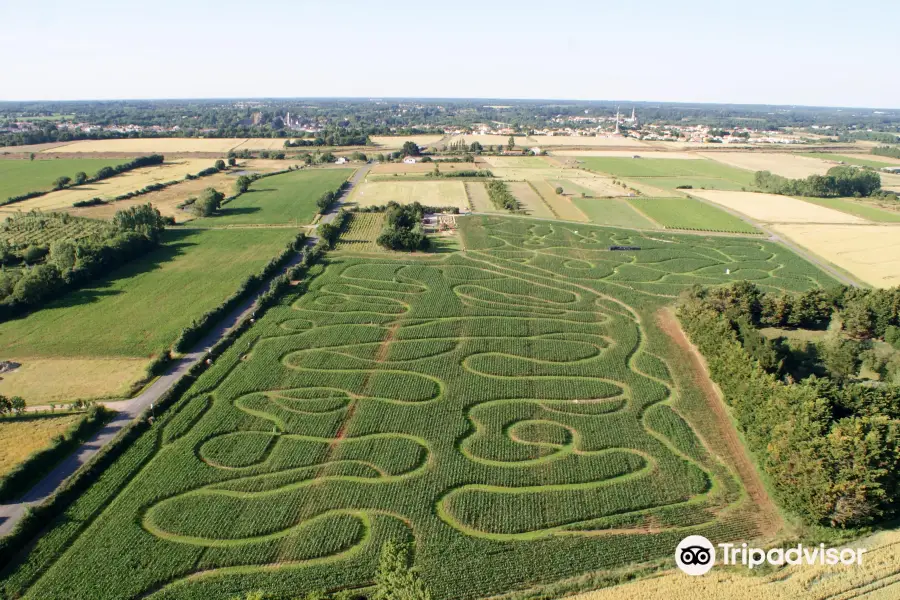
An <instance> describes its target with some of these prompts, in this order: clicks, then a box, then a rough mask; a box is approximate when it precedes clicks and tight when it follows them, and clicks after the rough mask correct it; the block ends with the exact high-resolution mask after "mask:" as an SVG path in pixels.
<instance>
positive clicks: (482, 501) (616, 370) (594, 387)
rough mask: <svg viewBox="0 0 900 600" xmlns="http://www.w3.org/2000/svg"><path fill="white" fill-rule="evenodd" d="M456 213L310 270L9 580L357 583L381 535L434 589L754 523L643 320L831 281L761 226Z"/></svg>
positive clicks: (758, 512) (162, 588)
mask: <svg viewBox="0 0 900 600" xmlns="http://www.w3.org/2000/svg"><path fill="white" fill-rule="evenodd" d="M459 224H460V231H461V233H462V235H463V237H464V239H465V247H466V249H467V250H466V251H465V252H456V253H452V254H448V255H446V257H444V258H443V259H438V260H435V259H434V258H433V257H423V258H419V257H414V256H403V257H402V258H400V257H397V256H395V255H392V256H379V257H370V258H364V257H355V256H349V255H347V254H343V255H341V254H340V253H338V256H329V258H328V260H327V261H326V262H325V264H322V265H319V266H317V267H315V268H314V269H313V270H312V271H311V273H310V275H309V277H308V278H306V282H305V285H304V286H302V287H301V288H299V289H298V288H291V289H290V290H288V291H287V292H286V293H285V294H284V295H283V297H282V298H281V299H280V302H278V303H276V304H275V305H274V306H273V307H272V308H270V309H269V310H268V311H266V312H265V314H264V315H262V316H261V318H260V319H258V321H257V322H256V323H255V324H254V325H253V326H252V327H250V328H249V329H248V330H247V331H245V332H244V333H243V334H242V335H241V336H240V338H239V339H238V340H237V341H236V343H235V344H234V345H233V346H231V348H230V349H229V350H227V351H226V352H225V353H224V354H222V355H221V356H219V357H218V358H217V359H216V361H215V363H214V365H213V366H212V368H211V369H209V370H207V371H206V372H205V373H204V374H203V375H202V376H201V377H200V378H199V379H198V380H197V381H196V382H194V383H193V385H192V387H191V388H190V389H189V390H187V391H186V393H185V395H184V396H183V397H182V398H181V399H179V400H178V401H177V403H176V404H175V405H174V406H173V407H172V408H171V409H169V410H167V411H166V412H165V413H163V414H161V415H159V416H158V418H157V421H156V423H155V424H154V426H153V428H152V429H149V430H147V431H145V432H144V433H142V434H141V435H140V437H139V438H138V439H137V440H135V442H134V444H133V445H132V446H131V447H130V448H129V449H128V451H127V452H126V453H125V454H123V455H122V456H121V457H120V458H118V459H117V460H116V461H115V462H114V463H113V464H112V465H111V466H110V467H109V468H108V470H107V471H105V472H104V476H103V477H102V478H101V479H99V480H97V481H96V482H94V483H92V485H91V487H90V488H89V489H88V490H87V492H86V493H84V494H82V495H80V496H79V497H78V498H76V499H75V500H74V501H73V503H72V504H71V506H69V507H67V509H66V512H65V514H64V515H62V517H61V518H60V519H58V520H56V521H54V522H53V524H51V525H50V527H51V529H50V531H49V533H48V534H47V535H45V536H44V537H43V538H42V540H41V545H40V546H39V547H38V548H37V549H36V550H35V551H31V552H29V553H28V554H27V555H26V556H24V557H23V558H22V560H21V562H20V563H18V564H17V565H16V567H15V568H13V569H10V571H9V572H8V573H5V580H4V586H5V589H4V591H5V592H6V593H7V595H9V596H12V597H26V598H35V599H37V598H40V599H41V600H124V599H130V598H148V597H151V596H155V597H156V598H160V599H162V598H184V599H187V598H195V599H201V598H203V599H205V598H216V599H218V598H232V597H245V596H246V595H247V593H248V592H249V591H252V590H256V589H265V590H266V591H267V593H269V594H270V595H273V596H274V597H291V596H296V594H297V590H306V589H317V586H323V585H324V586H328V589H353V590H359V589H362V588H365V587H368V586H370V585H371V582H372V573H373V571H374V568H375V566H376V564H377V562H378V555H379V551H380V549H381V547H382V545H383V544H384V542H385V541H388V540H391V541H394V542H402V543H410V544H411V545H412V546H413V547H414V548H415V567H416V569H417V571H418V573H420V574H421V576H422V578H423V580H424V581H425V582H427V585H428V587H429V588H430V589H431V592H432V593H433V597H434V598H440V599H443V598H459V599H472V598H487V597H491V596H493V595H496V594H502V593H505V592H510V591H521V590H523V589H525V588H526V587H530V586H536V585H540V584H545V583H550V582H555V581H559V580H560V579H563V578H567V577H575V576H580V575H583V574H586V573H590V572H596V571H607V572H608V571H612V570H616V569H624V568H629V567H632V566H634V565H636V564H642V563H646V562H648V561H658V560H670V559H671V554H672V549H673V547H674V546H675V544H677V543H678V540H680V539H681V538H683V537H684V535H685V533H686V532H691V533H694V534H698V535H704V536H706V537H708V538H710V539H711V540H713V541H714V542H724V541H734V540H750V539H754V537H755V536H757V535H759V534H760V533H764V532H766V531H767V528H768V527H769V526H770V523H769V522H766V523H764V524H763V525H760V522H761V521H768V517H769V516H770V515H769V512H768V510H767V508H766V507H765V505H764V506H763V508H760V504H761V503H758V502H757V501H756V500H757V496H756V490H757V489H758V488H757V487H756V483H757V482H756V481H755V480H753V479H747V478H746V477H745V475H744V473H745V472H746V471H744V470H743V469H742V466H741V465H743V464H746V462H745V461H746V460H747V459H746V456H745V455H744V451H743V448H741V447H740V445H739V444H738V445H737V447H733V446H732V445H731V444H730V443H729V440H731V439H734V438H735V437H736V433H735V432H734V430H733V429H732V426H731V424H730V423H729V422H728V421H727V419H721V418H719V417H718V415H715V414H711V413H712V412H713V411H712V410H711V406H710V403H709V399H708V397H707V395H706V394H705V393H704V390H703V389H699V388H698V386H697V385H695V383H694V382H695V381H696V379H695V378H696V377H697V373H696V369H695V363H694V362H692V361H691V359H690V357H688V356H686V355H685V352H684V350H683V348H682V347H681V346H680V345H678V343H677V342H673V341H672V339H671V338H670V337H669V335H668V333H667V330H666V328H665V326H664V325H663V324H661V323H660V322H659V321H658V320H657V318H656V315H657V314H658V312H659V310H660V308H661V307H662V306H664V305H667V304H670V303H671V302H672V301H673V300H674V299H675V298H676V297H677V296H678V295H679V294H680V293H681V292H683V291H684V290H686V289H690V287H691V286H693V285H696V284H697V283H721V282H725V281H727V280H728V279H727V278H726V276H725V275H724V270H725V268H732V269H734V270H738V269H741V268H746V269H753V270H756V271H758V272H759V273H760V277H759V279H760V285H761V286H763V287H764V288H765V289H786V290H797V291H802V290H805V289H809V288H812V287H816V286H818V285H826V284H833V283H834V282H833V280H831V279H830V278H828V277H827V276H826V275H824V274H822V273H820V272H818V271H817V270H816V269H815V268H813V267H812V266H811V265H809V264H807V263H804V262H803V261H802V260H800V259H799V258H798V257H797V256H795V255H793V254H791V253H790V252H789V251H787V250H786V249H785V248H784V247H782V246H780V245H778V244H772V243H768V242H766V241H765V240H745V239H738V238H730V237H729V238H724V237H718V238H717V237H713V236H693V235H692V236H685V235H674V234H669V233H661V232H653V234H652V236H647V235H641V234H640V233H638V232H634V231H627V230H622V229H610V228H599V227H595V226H591V225H586V224H584V223H578V224H572V223H558V222H549V221H540V222H539V221H536V220H534V219H527V218H516V217H493V216H492V217H467V218H461V219H459ZM616 245H635V246H639V247H641V248H642V249H641V250H640V251H621V252H616V251H610V250H609V247H610V246H616ZM76 516H80V517H81V520H79V521H76V520H75V519H76ZM85 521H89V525H88V526H87V527H77V526H73V525H72V523H73V522H75V523H84V522H85ZM147 557H156V559H154V560H146V558H147ZM142 560H143V561H144V562H139V561H142ZM135 564H138V565H140V567H139V568H135V567H134V565H135ZM447 565H453V567H454V568H452V569H448V568H447ZM460 572H463V573H465V576H464V577H460V575H459V574H460ZM110 582H114V583H115V585H110V584H109V583H110ZM547 597H558V596H552V595H549V596H547Z"/></svg>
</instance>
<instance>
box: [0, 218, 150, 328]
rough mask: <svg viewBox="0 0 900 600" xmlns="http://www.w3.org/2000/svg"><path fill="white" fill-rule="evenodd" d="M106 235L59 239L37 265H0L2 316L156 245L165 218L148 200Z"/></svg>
mask: <svg viewBox="0 0 900 600" xmlns="http://www.w3.org/2000/svg"><path fill="white" fill-rule="evenodd" d="M113 226H114V227H113V229H112V230H111V231H110V232H109V234H108V235H105V236H91V237H87V238H82V239H78V240H69V239H59V240H56V241H54V242H53V243H51V244H50V246H49V248H47V249H42V250H41V252H42V253H43V254H44V257H45V260H44V262H43V263H41V264H36V265H34V264H33V263H34V262H36V260H29V258H31V259H34V258H35V257H26V262H29V264H32V265H33V266H30V267H26V268H23V269H14V270H3V271H0V321H4V320H6V319H8V318H10V317H12V316H15V315H17V314H20V313H22V312H24V311H27V310H32V309H34V308H36V307H38V306H40V305H41V304H43V303H45V302H47V301H48V300H51V299H53V298H56V297H58V296H59V295H60V294H62V293H64V292H65V290H67V289H72V288H75V287H78V286H79V285H82V284H83V283H85V282H87V281H89V280H92V279H96V278H98V277H102V276H104V275H106V274H108V273H109V272H111V271H112V270H113V269H115V268H116V267H118V266H120V265H122V264H124V263H126V262H128V261H130V260H132V259H134V258H136V257H138V256H141V255H143V254H145V253H146V252H148V251H150V250H151V249H152V248H154V247H155V246H156V245H157V244H158V242H159V237H160V234H161V232H162V231H163V229H164V227H165V221H164V219H163V217H162V215H160V213H159V211H158V210H156V209H155V208H154V207H153V206H151V205H150V204H145V205H143V206H132V207H130V208H128V209H126V210H120V211H118V212H117V213H116V214H115V217H114V218H113Z"/></svg>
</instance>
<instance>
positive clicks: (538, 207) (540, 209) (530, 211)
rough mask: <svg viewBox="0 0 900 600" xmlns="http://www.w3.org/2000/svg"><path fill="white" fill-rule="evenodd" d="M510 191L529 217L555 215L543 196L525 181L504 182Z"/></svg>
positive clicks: (548, 217)
mask: <svg viewBox="0 0 900 600" xmlns="http://www.w3.org/2000/svg"><path fill="white" fill-rule="evenodd" d="M506 185H507V186H508V187H509V191H510V193H512V195H513V196H515V197H516V200H518V201H519V204H520V205H521V207H522V209H523V210H524V211H525V213H526V214H527V215H529V216H531V217H540V218H543V219H553V218H555V217H556V215H554V214H553V212H552V211H551V210H550V208H549V207H548V206H547V204H546V203H545V202H544V200H543V198H541V197H540V195H538V193H537V192H536V191H534V188H532V187H531V186H530V185H528V183H527V182H521V181H517V182H514V183H508V184H506Z"/></svg>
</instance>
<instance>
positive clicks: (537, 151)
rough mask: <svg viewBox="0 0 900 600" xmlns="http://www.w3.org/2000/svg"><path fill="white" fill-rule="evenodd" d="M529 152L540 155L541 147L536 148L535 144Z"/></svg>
mask: <svg viewBox="0 0 900 600" xmlns="http://www.w3.org/2000/svg"><path fill="white" fill-rule="evenodd" d="M531 153H532V154H534V155H535V156H540V155H541V149H540V148H538V147H537V146H535V147H534V148H532V149H531Z"/></svg>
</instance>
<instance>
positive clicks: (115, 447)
mask: <svg viewBox="0 0 900 600" xmlns="http://www.w3.org/2000/svg"><path fill="white" fill-rule="evenodd" d="M342 218H346V217H342ZM337 226H343V222H341V223H339V224H337ZM300 235H302V236H304V238H305V234H300ZM299 237H300V236H298V238H299ZM326 249H327V244H326V243H324V241H323V240H319V241H318V242H317V243H316V244H315V245H313V246H312V247H309V248H308V249H307V250H306V251H305V252H304V253H303V257H302V259H301V261H300V263H299V264H297V265H295V266H294V267H291V268H290V269H288V270H287V272H285V273H284V274H283V275H281V276H279V277H277V278H275V279H274V280H273V281H272V283H271V284H270V286H269V289H268V290H267V291H266V292H264V293H263V294H261V295H260V297H259V298H258V299H257V301H256V302H255V303H254V310H253V311H252V312H251V314H254V315H255V316H254V317H253V318H244V319H242V320H241V321H240V322H239V323H237V324H236V325H235V327H233V328H232V329H231V330H229V331H228V332H227V333H226V334H225V335H224V336H223V337H222V339H220V340H219V341H218V342H216V343H215V344H214V345H213V346H212V347H211V348H210V349H209V352H208V353H207V355H206V356H207V358H209V359H210V362H209V363H207V361H206V360H199V361H197V362H196V363H195V364H194V365H193V366H192V367H191V368H190V369H189V370H188V371H187V372H186V373H185V374H184V375H182V376H181V377H180V378H179V379H178V381H176V382H175V383H174V385H172V387H171V388H169V390H168V391H167V392H166V393H165V394H163V395H162V397H160V399H159V400H158V401H157V402H155V403H154V413H155V414H156V415H158V416H162V415H163V414H164V413H165V412H166V411H167V410H168V409H169V408H170V407H171V406H172V405H173V404H175V403H176V402H177V401H178V400H180V399H181V397H182V396H183V394H184V393H185V392H186V391H187V390H188V389H190V387H191V386H192V385H193V384H194V382H195V381H196V380H197V378H198V377H199V376H200V375H201V374H202V373H203V372H204V371H205V370H206V369H207V368H209V367H210V365H211V364H212V363H213V361H214V359H215V358H217V357H219V356H221V355H222V354H223V353H224V352H225V351H226V350H228V349H229V348H230V347H231V345H232V344H233V343H234V342H235V341H236V340H237V339H238V338H239V337H240V336H241V335H243V334H244V332H246V331H247V329H249V328H250V326H252V325H253V322H254V321H255V320H256V319H258V318H259V317H260V316H261V313H263V312H264V311H265V310H266V309H267V308H268V307H270V306H272V305H273V304H274V303H275V302H276V301H277V300H278V298H279V297H280V295H281V293H282V292H283V291H284V290H285V289H286V288H287V287H288V286H289V285H290V283H291V281H293V280H295V279H297V278H298V277H301V276H302V275H303V274H305V273H306V271H307V270H308V269H309V267H311V266H313V265H314V264H316V263H317V262H318V261H319V260H321V258H322V257H323V256H324V254H325V252H326ZM150 416H151V413H150V409H145V410H144V411H143V412H142V413H141V414H140V415H138V416H137V417H136V418H135V419H134V420H132V421H131V422H130V423H128V424H127V425H126V426H125V427H123V428H122V430H121V431H120V432H119V433H118V435H116V437H115V438H113V439H112V441H110V442H109V443H108V444H106V445H105V446H104V447H102V448H101V449H100V450H99V451H98V452H97V454H95V455H94V456H93V457H92V458H91V459H90V460H89V461H88V462H87V463H85V464H84V465H82V467H81V468H80V469H78V471H76V472H75V473H74V474H73V475H72V476H71V477H69V478H68V479H66V480H65V481H64V482H63V483H62V485H60V487H58V488H57V489H56V491H54V492H53V494H51V495H50V496H49V497H48V498H47V499H46V500H45V501H44V502H42V503H41V504H38V505H35V506H33V507H29V508H27V509H26V511H25V514H24V515H23V516H22V519H21V520H20V521H19V522H18V523H17V524H16V526H15V527H14V528H13V530H12V531H11V532H10V533H9V534H8V535H7V536H5V537H3V538H0V570H4V569H6V568H7V567H8V566H9V565H10V563H11V562H12V561H13V560H14V559H15V558H16V557H17V556H18V555H19V554H20V553H21V552H23V551H24V550H27V547H28V545H29V544H30V542H32V541H33V540H34V539H35V538H36V537H37V536H38V535H39V534H40V533H41V532H42V531H44V530H45V529H46V528H48V527H50V526H51V525H52V523H51V522H52V521H54V520H55V519H57V518H58V517H59V516H60V515H62V513H63V512H64V511H65V510H66V509H67V508H68V507H69V505H70V504H71V503H72V502H74V501H75V500H76V499H77V498H78V496H79V495H81V494H82V493H83V492H84V491H85V490H87V488H88V487H89V486H90V485H91V484H93V483H94V482H95V481H96V480H97V479H98V478H99V477H100V476H101V475H102V474H103V472H104V471H105V470H106V469H107V468H108V467H109V466H110V465H112V463H113V462H115V460H116V459H118V458H119V457H120V456H122V455H123V454H124V453H125V452H126V451H127V450H128V449H129V448H130V447H131V445H132V443H133V442H134V441H136V440H137V439H138V437H140V435H141V434H143V433H145V432H146V431H149V430H150V428H151V427H152V420H151V418H150ZM142 464H144V463H142ZM93 516H96V515H93Z"/></svg>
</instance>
